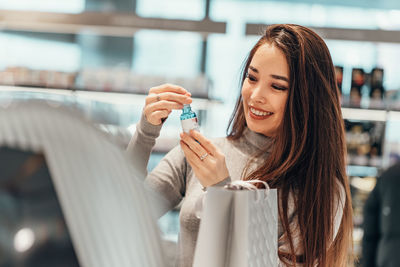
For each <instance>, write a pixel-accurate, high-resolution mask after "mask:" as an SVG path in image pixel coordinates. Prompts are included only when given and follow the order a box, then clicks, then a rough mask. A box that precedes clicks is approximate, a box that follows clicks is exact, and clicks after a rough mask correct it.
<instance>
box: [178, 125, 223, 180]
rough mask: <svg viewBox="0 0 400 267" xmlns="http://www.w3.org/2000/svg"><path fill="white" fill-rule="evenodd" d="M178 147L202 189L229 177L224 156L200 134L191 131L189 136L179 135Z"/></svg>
mask: <svg viewBox="0 0 400 267" xmlns="http://www.w3.org/2000/svg"><path fill="white" fill-rule="evenodd" d="M180 145H181V147H182V150H183V152H184V153H185V156H186V160H187V161H188V162H189V164H190V166H192V169H193V171H194V174H195V175H196V177H197V178H198V179H199V181H200V183H201V184H202V185H203V186H204V187H208V186H211V185H214V184H217V183H219V182H221V181H222V180H224V179H225V178H227V177H228V176H229V172H228V168H227V167H226V163H225V156H224V154H223V153H222V152H221V151H220V149H219V148H218V147H216V146H215V145H214V144H213V143H211V141H210V140H208V139H207V138H205V137H204V136H203V135H202V134H201V133H199V132H197V131H193V130H191V131H190V135H189V134H187V133H181V141H180Z"/></svg>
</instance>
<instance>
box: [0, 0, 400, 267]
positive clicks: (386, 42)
mask: <svg viewBox="0 0 400 267" xmlns="http://www.w3.org/2000/svg"><path fill="white" fill-rule="evenodd" d="M41 12H45V13H41ZM82 12H90V14H89V15H88V16H83V17H77V15H79V14H80V13H82ZM85 14H87V13H85ZM105 14H111V16H112V18H111V19H109V20H104V21H106V22H104V21H102V20H103V18H104V15H105ZM60 20H61V21H62V23H60ZM78 20H79V21H78ZM108 22H109V24H107V23H108ZM273 23H296V24H301V25H304V26H309V27H311V28H314V29H315V30H316V31H317V32H318V33H320V34H321V36H323V37H324V39H325V40H326V43H327V45H328V47H329V49H330V51H331V54H332V58H333V62H334V64H335V65H336V66H339V67H341V68H342V70H343V76H342V77H343V79H342V81H341V88H342V94H343V115H344V118H345V119H346V130H347V144H348V152H349V155H348V163H349V165H348V168H347V170H348V175H349V177H350V179H351V185H352V194H353V201H354V202H353V203H354V223H355V230H354V244H355V252H356V253H357V254H359V253H360V250H361V247H360V241H361V238H362V233H363V232H362V228H361V225H362V207H363V203H364V201H365V199H366V197H367V196H368V193H369V192H370V191H371V190H372V188H373V186H374V184H375V181H376V177H377V176H378V175H379V173H380V172H381V171H382V170H383V169H385V168H387V167H388V166H390V165H391V164H393V162H395V161H397V160H399V159H400V135H399V133H400V93H399V89H400V75H399V68H400V63H399V62H400V2H399V1H397V0H385V1H383V0H381V1H373V0H364V1H361V0H352V1H345V0H339V1H334V0H325V1H323V0H317V1H311V0H302V1H301V0H299V1H295V0H286V1H251V0H230V1H229V0H212V1H208V0H168V1H156V0H137V1H135V0H130V1H128V0H58V1H49V0H13V1H9V0H0V25H1V26H0V84H1V85H0V99H1V98H3V99H5V98H9V97H13V98H22V99H30V98H38V99H49V100H52V101H61V102H64V103H65V104H67V105H71V106H75V107H77V108H79V109H80V110H81V111H82V112H83V113H84V114H85V116H86V117H87V118H89V119H90V120H92V121H94V122H95V123H96V124H97V125H98V126H99V127H100V129H102V130H104V131H107V132H109V133H111V134H112V135H113V136H114V137H115V139H116V140H117V142H118V143H119V144H120V145H121V147H124V146H126V145H127V143H128V142H129V139H130V137H131V135H132V133H133V132H134V130H135V124H136V123H137V122H138V120H139V119H140V115H141V109H142V107H143V104H144V99H145V93H146V91H147V90H148V89H149V88H150V87H152V86H156V85H159V84H162V83H165V82H169V83H176V84H179V85H182V86H184V87H185V88H186V89H187V90H189V91H191V92H192V94H193V96H194V97H195V98H194V102H193V104H192V107H193V109H194V110H195V111H196V113H197V114H198V116H199V119H200V124H201V132H202V133H203V134H205V135H206V136H207V137H220V136H224V135H225V133H226V127H227V123H228V120H229V117H230V115H231V112H232V110H233V107H234V104H235V100H236V97H237V96H238V94H239V92H240V90H239V74H240V71H241V67H242V63H243V61H244V59H245V57H246V56H247V53H248V52H249V50H250V49H251V47H252V46H253V45H254V43H255V42H256V41H257V40H258V38H259V35H257V34H258V33H261V29H262V25H264V24H273ZM106 24H107V25H106ZM374 68H378V69H381V70H383V81H382V84H380V85H379V88H380V90H381V91H380V92H381V98H380V97H378V98H376V99H372V96H371V91H372V89H373V88H372V87H373V86H374V85H372V83H371V79H370V75H368V74H370V73H371V72H372V71H373V69H374ZM353 69H362V70H363V72H364V73H365V76H363V80H364V81H365V82H364V83H361V84H357V81H355V78H354V76H353V75H355V74H354V73H353ZM352 76H353V79H352ZM353 87H357V88H358V91H359V92H360V99H359V100H357V99H356V100H354V99H351V98H350V95H351V94H350V92H351V91H352V90H353V89H352V88H353ZM179 114H180V112H179V111H176V112H174V113H172V114H171V115H170V117H169V119H168V120H167V122H166V123H165V125H164V127H163V130H162V133H161V137H160V138H159V140H158V142H157V145H156V147H155V149H154V151H153V153H152V157H151V159H150V163H149V166H148V169H149V170H151V169H152V168H154V166H155V165H156V164H157V163H158V162H159V160H160V159H161V158H162V156H163V155H165V153H166V152H167V151H168V150H169V149H171V148H172V147H174V146H175V145H177V144H178V141H179V131H180V122H179V119H178V117H179ZM178 210H179V207H177V208H176V210H174V211H171V212H169V213H168V214H166V215H165V216H164V217H162V218H161V219H160V221H159V225H160V227H161V229H162V232H163V235H164V238H165V239H166V240H169V241H170V242H171V243H172V244H174V243H175V242H176V241H177V238H178V235H177V234H178V231H179V218H178ZM0 266H1V265H0Z"/></svg>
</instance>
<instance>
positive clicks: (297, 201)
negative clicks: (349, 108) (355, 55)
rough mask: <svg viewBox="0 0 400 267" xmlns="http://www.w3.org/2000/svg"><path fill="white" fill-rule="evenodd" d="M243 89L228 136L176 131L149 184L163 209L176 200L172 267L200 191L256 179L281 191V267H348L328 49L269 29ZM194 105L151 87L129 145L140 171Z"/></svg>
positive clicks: (187, 237)
mask: <svg viewBox="0 0 400 267" xmlns="http://www.w3.org/2000/svg"><path fill="white" fill-rule="evenodd" d="M241 88H242V90H241V95H240V97H239V99H238V101H237V104H236V107H235V109H234V112H233V115H232V118H231V121H230V123H229V127H228V136H227V137H226V138H219V139H215V140H212V141H210V140H209V139H207V138H206V137H204V136H203V135H202V134H201V133H198V132H194V131H192V132H191V133H190V134H189V135H188V134H181V142H180V146H178V147H176V148H174V149H173V150H171V151H170V152H169V153H168V154H167V155H166V156H165V158H163V160H162V161H161V162H160V163H159V165H158V166H157V167H156V168H155V169H154V170H153V171H152V172H151V173H150V174H148V175H147V177H146V183H147V184H148V185H149V186H150V187H151V188H153V189H154V190H155V191H156V192H158V193H159V194H160V195H161V196H163V197H164V198H165V203H167V204H166V206H165V211H166V210H167V209H171V208H173V207H174V206H176V205H177V204H178V203H179V202H181V200H183V202H182V207H181V213H180V222H181V232H180V239H179V244H180V253H179V266H191V265H192V261H193V254H194V249H195V245H196V239H197V233H198V230H199V223H200V219H198V218H197V217H196V215H195V212H196V203H197V202H198V201H199V199H201V198H202V197H203V196H204V191H203V189H204V188H205V187H208V186H218V185H223V184H226V183H228V182H229V181H231V180H238V179H243V180H251V179H260V180H263V181H266V182H268V184H269V185H270V186H271V187H272V188H277V189H278V195H279V201H278V202H279V203H278V204H279V219H280V220H279V222H280V223H279V244H278V246H279V258H280V264H281V266H306V267H311V266H328V267H331V266H346V265H347V256H348V250H349V247H350V244H351V233H352V210H351V198H350V191H349V185H348V181H347V177H346V173H345V153H346V148H345V140H344V127H343V120H342V115H341V110H340V103H339V91H338V88H337V85H336V79H335V73H334V66H333V64H332V59H331V56H330V53H329V50H328V48H327V46H326V44H325V43H324V41H323V40H322V39H321V38H320V37H319V36H318V35H317V34H316V33H314V32H313V31H311V30H310V29H308V28H305V27H302V26H299V25H287V24H284V25H271V26H269V27H267V29H266V30H265V33H264V35H263V36H262V37H261V38H260V40H259V41H258V42H257V44H256V45H255V46H254V47H253V49H252V50H251V51H250V54H249V56H248V58H247V61H246V63H245V67H244V70H243V75H242V82H241ZM191 101H192V100H191V98H190V94H189V93H188V92H187V91H186V90H185V89H184V88H182V87H179V86H174V85H168V84H166V85H161V86H159V87H154V88H152V89H150V92H149V95H148V97H147V98H146V105H145V107H144V111H143V116H142V118H141V121H140V122H139V123H138V125H137V131H136V133H135V135H134V137H133V139H132V141H131V143H130V145H129V147H128V149H129V151H131V153H133V155H137V156H136V159H135V160H137V161H139V162H140V163H141V166H142V168H143V167H145V166H146V165H147V161H148V158H149V155H150V152H151V149H152V147H153V146H154V143H155V139H156V138H157V137H158V135H159V131H160V129H161V126H162V122H163V121H164V120H165V119H166V118H167V117H168V115H169V113H170V112H171V110H172V109H181V108H182V106H183V104H185V103H191ZM195 140H197V142H196V141H195ZM143 171H144V170H143Z"/></svg>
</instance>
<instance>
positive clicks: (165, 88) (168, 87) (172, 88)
mask: <svg viewBox="0 0 400 267" xmlns="http://www.w3.org/2000/svg"><path fill="white" fill-rule="evenodd" d="M164 92H175V93H177V94H182V95H185V94H189V96H190V93H189V92H188V91H186V90H185V89H184V88H183V87H181V86H178V85H174V84H169V83H167V84H163V85H160V86H156V87H152V88H151V89H150V91H149V94H159V93H164Z"/></svg>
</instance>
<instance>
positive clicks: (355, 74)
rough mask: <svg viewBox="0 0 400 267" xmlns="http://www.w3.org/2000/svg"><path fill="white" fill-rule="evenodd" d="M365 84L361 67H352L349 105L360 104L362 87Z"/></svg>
mask: <svg viewBox="0 0 400 267" xmlns="http://www.w3.org/2000/svg"><path fill="white" fill-rule="evenodd" d="M364 84H365V72H364V70H363V69H362V68H353V70H352V72H351V89H350V105H351V106H352V107H360V106H361V96H362V88H363V86H364Z"/></svg>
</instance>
